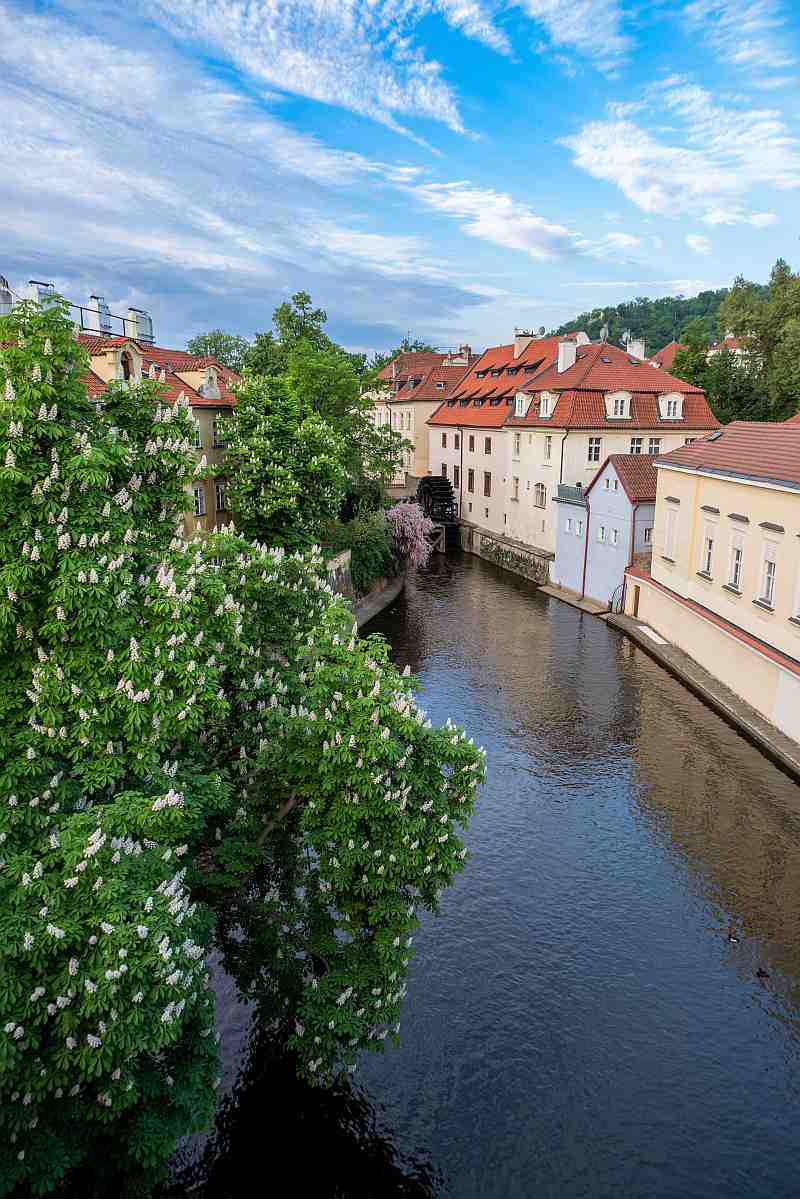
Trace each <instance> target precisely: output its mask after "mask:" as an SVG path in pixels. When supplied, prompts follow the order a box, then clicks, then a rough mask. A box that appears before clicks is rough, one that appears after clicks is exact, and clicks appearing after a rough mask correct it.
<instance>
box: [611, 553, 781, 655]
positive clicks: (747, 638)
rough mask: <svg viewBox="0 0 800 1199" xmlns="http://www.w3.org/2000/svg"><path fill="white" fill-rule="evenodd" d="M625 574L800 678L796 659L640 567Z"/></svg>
mask: <svg viewBox="0 0 800 1199" xmlns="http://www.w3.org/2000/svg"><path fill="white" fill-rule="evenodd" d="M625 574H626V575H631V576H632V577H633V578H636V579H643V580H644V581H645V582H646V583H649V584H650V586H651V587H655V588H656V589H657V590H658V591H663V593H664V595H668V596H669V597H670V599H673V600H675V601H676V602H677V603H679V604H683V606H684V608H689V609H690V611H692V612H695V613H696V614H697V615H698V616H701V617H702V618H703V619H704V620H707V621H708V622H709V623H710V624H714V625H716V626H717V628H720V629H722V631H723V632H725V633H728V634H729V636H731V637H735V638H736V640H737V641H741V642H742V644H743V645H746V646H747V647H748V649H752V650H755V651H756V652H757V653H759V654H762V655H763V656H764V657H765V658H769V659H770V661H771V662H774V663H775V664H776V665H777V666H781V667H783V669H784V670H788V671H789V672H790V673H791V674H796V675H798V677H800V661H798V660H797V659H796V658H791V657H789V655H788V654H783V653H781V651H780V650H777V649H774V648H773V646H771V645H768V644H767V642H766V641H762V640H761V638H760V637H754V636H753V634H752V633H748V632H746V631H745V630H744V629H741V628H739V626H738V625H736V624H732V623H731V621H729V620H725V618H724V617H723V616H717V614H716V612H712V611H711V609H710V608H704V607H703V605H702V604H698V603H696V602H695V601H694V600H690V599H686V598H685V596H682V595H678V593H677V591H673V590H672V588H670V587H665V586H664V584H663V583H659V582H658V581H657V580H656V579H654V578H653V576H652V575H651V574H650V572H649V571H647V570H644V569H643V568H642V567H641V566H629V567H628V569H627V570H626V571H625Z"/></svg>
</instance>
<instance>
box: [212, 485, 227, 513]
mask: <svg viewBox="0 0 800 1199" xmlns="http://www.w3.org/2000/svg"><path fill="white" fill-rule="evenodd" d="M214 499H215V501H216V506H217V512H226V511H227V508H228V505H227V503H226V500H225V484H224V483H220V482H217V483H215V484H214Z"/></svg>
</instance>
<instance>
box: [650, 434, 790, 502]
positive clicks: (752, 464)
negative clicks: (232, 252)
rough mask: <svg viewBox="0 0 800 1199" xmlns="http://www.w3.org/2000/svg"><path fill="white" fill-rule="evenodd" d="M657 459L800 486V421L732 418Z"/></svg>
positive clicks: (721, 472)
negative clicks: (721, 425) (710, 431)
mask: <svg viewBox="0 0 800 1199" xmlns="http://www.w3.org/2000/svg"><path fill="white" fill-rule="evenodd" d="M656 461H657V462H658V464H659V465H662V464H663V465H664V466H679V467H681V468H683V469H685V470H698V471H705V472H710V473H712V474H715V475H731V476H733V477H734V478H737V477H738V478H744V479H763V480H764V481H765V482H770V483H783V484H785V485H787V486H789V487H791V488H793V489H795V488H796V489H798V490H800V422H798V423H794V422H787V421H783V422H778V421H747V420H737V421H733V422H732V423H731V424H729V425H724V426H723V427H722V428H721V429H720V430H719V431H718V432H715V433H712V434H711V435H710V437H703V438H700V439H698V440H697V441H692V442H690V444H689V445H683V446H680V447H679V448H678V449H677V450H672V451H671V452H670V453H669V454H664V455H663V456H661V457H659V458H658V459H657V460H656Z"/></svg>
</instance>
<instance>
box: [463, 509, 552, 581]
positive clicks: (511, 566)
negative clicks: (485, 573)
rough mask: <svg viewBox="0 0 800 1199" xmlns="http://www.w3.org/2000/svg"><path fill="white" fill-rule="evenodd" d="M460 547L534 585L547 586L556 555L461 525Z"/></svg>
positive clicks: (464, 524)
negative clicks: (551, 565)
mask: <svg viewBox="0 0 800 1199" xmlns="http://www.w3.org/2000/svg"><path fill="white" fill-rule="evenodd" d="M459 531H460V534H461V548H462V550H466V551H467V553H469V554H477V556H478V557H479V558H485V560H486V561H487V562H494V564H495V565H496V566H502V568H503V569H504V570H510V571H511V572H512V574H515V575H521V576H522V578H523V579H530V580H531V582H533V583H539V584H543V583H547V582H549V580H550V564H551V562H552V561H553V557H554V555H553V554H551V553H549V552H548V551H547V550H539V549H536V547H535V546H531V545H524V544H523V543H522V542H520V541H512V540H511V538H509V537H501V536H498V534H497V533H488V532H486V531H484V530H483V529H480V528H477V527H476V526H475V525H471V524H467V523H465V522H462V523H461V526H460V530H459Z"/></svg>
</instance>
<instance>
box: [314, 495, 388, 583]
mask: <svg viewBox="0 0 800 1199" xmlns="http://www.w3.org/2000/svg"><path fill="white" fill-rule="evenodd" d="M326 543H327V545H328V546H329V547H330V548H331V549H332V550H336V551H337V553H338V552H339V551H340V550H350V554H351V557H350V574H351V577H352V580H353V586H354V588H355V590H356V593H357V594H358V595H364V594H365V593H366V592H367V591H369V589H370V587H372V586H373V584H374V583H376V582H377V581H378V579H381V578H384V577H385V576H386V575H389V574H394V573H395V572H396V570H397V562H396V560H395V555H394V551H393V548H392V538H391V536H390V533H389V525H388V524H387V522H386V517H385V515H384V513H383V512H365V513H362V514H360V515H359V516H357V517H356V518H355V520H351V521H350V523H349V524H346V525H343V524H336V525H333V526H332V528H331V529H330V531H329V533H328V536H327V537H326Z"/></svg>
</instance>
